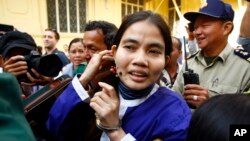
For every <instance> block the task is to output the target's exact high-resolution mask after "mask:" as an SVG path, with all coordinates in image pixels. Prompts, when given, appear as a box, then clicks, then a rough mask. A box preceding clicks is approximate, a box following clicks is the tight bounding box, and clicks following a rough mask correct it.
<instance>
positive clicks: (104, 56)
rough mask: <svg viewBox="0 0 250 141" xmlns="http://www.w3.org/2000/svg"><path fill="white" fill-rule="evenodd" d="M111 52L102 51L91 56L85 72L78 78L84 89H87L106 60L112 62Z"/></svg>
mask: <svg viewBox="0 0 250 141" xmlns="http://www.w3.org/2000/svg"><path fill="white" fill-rule="evenodd" d="M112 59H113V57H112V55H111V50H104V51H101V52H99V53H96V54H93V56H92V58H91V60H90V61H89V63H88V65H87V67H86V69H85V71H84V72H83V74H82V75H81V77H80V79H79V80H80V82H81V84H82V85H83V87H84V88H86V87H87V85H88V83H89V82H90V81H91V80H93V79H94V78H95V76H96V74H97V73H98V71H99V70H101V69H102V64H103V63H104V62H105V61H107V60H112Z"/></svg>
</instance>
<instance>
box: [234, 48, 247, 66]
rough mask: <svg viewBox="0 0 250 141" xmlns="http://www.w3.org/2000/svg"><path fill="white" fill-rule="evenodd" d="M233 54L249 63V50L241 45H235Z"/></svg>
mask: <svg viewBox="0 0 250 141" xmlns="http://www.w3.org/2000/svg"><path fill="white" fill-rule="evenodd" d="M234 54H235V55H237V56H239V57H240V58H242V59H244V60H246V61H248V62H249V63H250V51H248V50H245V49H244V48H242V47H237V48H236V49H234Z"/></svg>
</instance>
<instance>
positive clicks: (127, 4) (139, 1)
mask: <svg viewBox="0 0 250 141" xmlns="http://www.w3.org/2000/svg"><path fill="white" fill-rule="evenodd" d="M143 5H144V2H143V0H122V17H124V16H125V15H127V14H132V13H135V12H138V11H143V9H144V8H143Z"/></svg>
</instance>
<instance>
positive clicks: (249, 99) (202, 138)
mask: <svg viewBox="0 0 250 141" xmlns="http://www.w3.org/2000/svg"><path fill="white" fill-rule="evenodd" d="M249 113H250V95H246V94H224V95H218V96H214V97H212V98H210V99H209V100H207V101H206V102H205V103H204V104H203V105H201V106H200V107H199V108H198V109H197V110H196V111H195V112H194V114H193V116H192V119H191V122H190V126H189V132H188V136H187V140H188V141H229V137H230V135H229V131H230V130H229V129H230V125H232V124H250V114H249Z"/></svg>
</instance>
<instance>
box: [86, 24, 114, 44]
mask: <svg viewBox="0 0 250 141" xmlns="http://www.w3.org/2000/svg"><path fill="white" fill-rule="evenodd" d="M96 29H100V30H101V31H102V33H103V35H104V43H105V44H106V46H107V49H111V47H112V45H113V41H114V37H115V34H116V31H117V27H116V26H115V25H114V24H113V23H110V22H106V21H90V22H88V23H87V24H86V26H85V29H84V31H91V30H96Z"/></svg>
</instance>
